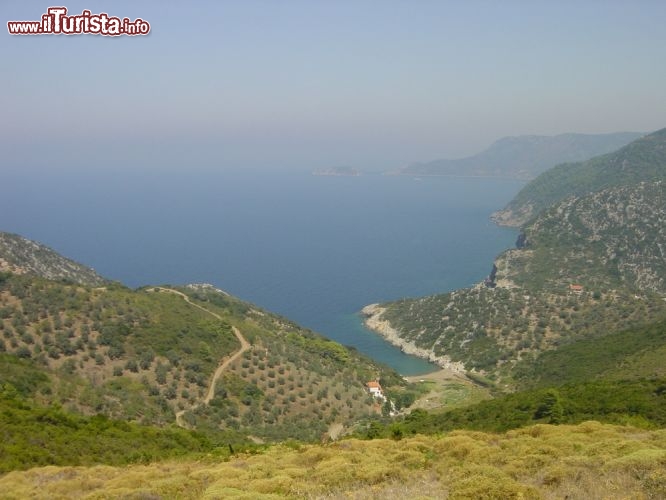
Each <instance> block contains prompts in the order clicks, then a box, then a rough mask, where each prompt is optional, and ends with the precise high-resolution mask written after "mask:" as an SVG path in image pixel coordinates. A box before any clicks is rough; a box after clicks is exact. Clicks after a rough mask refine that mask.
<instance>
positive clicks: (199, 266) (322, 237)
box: [0, 169, 523, 375]
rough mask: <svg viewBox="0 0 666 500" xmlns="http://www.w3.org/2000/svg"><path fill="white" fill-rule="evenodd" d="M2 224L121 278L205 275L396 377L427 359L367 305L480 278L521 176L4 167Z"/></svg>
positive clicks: (507, 239) (134, 281) (159, 280)
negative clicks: (386, 333) (384, 335)
mask: <svg viewBox="0 0 666 500" xmlns="http://www.w3.org/2000/svg"><path fill="white" fill-rule="evenodd" d="M2 177H3V181H2V186H1V189H2V195H1V196H0V230H2V231H9V232H15V233H19V234H21V235H23V236H26V237H28V238H30V239H34V240H37V241H40V242H42V243H44V244H46V245H48V246H50V247H52V248H54V249H55V250H57V251H59V252H60V253H62V254H64V255H65V256H67V257H70V258H72V259H74V260H77V261H79V262H82V263H84V264H86V265H89V266H91V267H93V268H95V269H96V270H97V271H98V272H99V273H100V274H102V275H104V276H106V277H109V278H111V279H114V280H119V281H121V282H123V283H124V284H126V285H128V286H131V287H138V286H141V285H146V284H164V283H169V284H185V283H192V282H207V283H212V284H214V285H215V286H217V287H219V288H222V289H224V290H226V291H228V292H230V293H232V294H233V295H236V296H238V297H240V298H242V299H244V300H247V301H250V302H253V303H255V304H257V305H258V306H260V307H263V308H265V309H268V310H270V311H273V312H276V313H279V314H282V315H284V316H286V317H288V318H290V319H292V320H294V321H296V322H298V323H300V324H301V325H303V326H306V327H308V328H311V329H313V330H315V331H317V332H320V333H322V334H324V335H326V336H328V337H330V338H332V339H334V340H336V341H338V342H341V343H343V344H345V345H350V346H354V347H356V348H357V349H359V350H360V351H362V352H364V353H366V354H368V355H370V356H371V357H373V358H375V359H377V360H378V361H381V362H384V363H387V364H389V365H391V366H393V367H394V368H396V369H397V370H398V371H399V372H400V373H402V374H405V375H414V374H422V373H427V372H429V371H432V370H433V369H434V366H433V365H430V364H429V363H427V362H425V361H423V360H420V359H417V358H414V357H412V356H408V355H405V354H404V353H402V352H401V351H400V350H399V349H396V348H394V347H393V346H391V345H389V344H387V343H386V342H385V341H383V340H382V339H381V338H380V337H379V336H377V335H375V334H373V333H371V332H369V331H367V330H366V329H365V328H364V327H363V325H362V322H361V320H360V317H359V315H358V312H359V311H360V309H361V308H362V307H363V306H365V305H367V304H370V303H374V302H383V301H388V300H393V299H398V298H401V297H418V296H423V295H428V294H433V293H440V292H445V291H450V290H453V289H456V288H460V287H465V286H469V285H472V284H474V283H477V282H479V281H480V280H482V279H483V278H484V277H485V276H486V275H487V274H488V273H489V272H490V269H491V266H492V262H493V258H494V257H495V256H496V255H497V254H498V253H499V252H501V251H502V250H504V249H506V248H508V247H510V246H512V245H513V243H514V241H515V239H516V231H514V230H511V229H507V228H500V227H497V226H496V225H494V224H493V223H492V222H490V220H489V219H488V217H489V215H490V214H491V213H492V212H493V211H494V210H496V209H498V208H500V207H502V206H503V205H504V204H506V203H507V202H508V201H509V200H510V199H511V198H512V197H513V196H514V195H515V194H516V193H517V192H518V190H519V189H520V188H521V187H522V185H523V183H522V182H519V181H512V180H499V179H489V178H452V177H428V178H423V179H415V178H412V177H406V176H382V175H363V176H360V177H324V176H313V175H310V174H309V173H303V172H288V173H285V172H277V171H271V172H261V173H260V172H257V171H252V172H248V171H242V170H231V171H229V170H224V171H220V172H210V171H196V170H189V171H188V170H185V169H183V170H182V171H156V170H152V171H151V170H142V171H131V170H125V171H122V172H120V171H116V172H112V171H107V172H103V173H100V172H95V171H88V172H83V173H82V172H76V173H67V172H62V171H60V172H55V171H40V173H39V174H37V173H35V172H30V171H24V172H18V171H14V172H6V173H3V175H2Z"/></svg>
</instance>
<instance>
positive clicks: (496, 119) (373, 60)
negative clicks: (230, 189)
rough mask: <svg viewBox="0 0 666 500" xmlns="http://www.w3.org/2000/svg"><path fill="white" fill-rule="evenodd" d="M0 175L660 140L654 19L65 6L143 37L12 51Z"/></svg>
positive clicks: (604, 4)
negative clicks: (541, 140)
mask: <svg viewBox="0 0 666 500" xmlns="http://www.w3.org/2000/svg"><path fill="white" fill-rule="evenodd" d="M51 5H52V3H50V2H42V1H23V0H21V1H19V0H3V1H2V2H0V19H2V27H3V28H2V29H3V31H4V33H2V34H0V54H1V58H2V69H1V70H0V74H1V75H2V77H1V78H0V148H1V150H2V151H3V154H2V159H1V160H0V173H1V171H2V169H3V168H6V169H11V168H34V169H56V170H57V169H67V168H85V169H100V170H101V169H106V170H108V169H120V168H139V167H142V168H150V169H156V170H159V169H167V168H171V169H196V168H206V169H230V168H248V169H250V168H255V169H263V168H271V169H307V170H311V169H314V168H322V167H329V166H336V165H350V166H354V167H356V168H359V169H361V170H369V171H381V170H391V169H395V168H399V167H402V166H404V165H407V164H409V163H411V162H414V161H428V160H433V159H437V158H456V157H462V156H467V155H470V154H474V153H476V152H479V151H481V150H483V149H484V148H486V147H487V146H488V145H490V144H491V143H492V142H493V141H495V140H497V139H499V138H501V137H504V136H510V135H523V134H544V135H554V134H559V133H567V132H581V133H606V132H616V131H639V132H649V131H653V130H657V129H660V128H663V127H666V64H664V61H666V29H665V28H664V25H665V21H666V2H664V1H663V0H655V1H650V0H642V1H640V0H639V1H636V0H633V1H629V0H626V1H617V0H615V1H614V0H587V1H584V2H581V1H568V0H564V1H561V0H558V1H548V2H546V1H539V0H534V1H528V0H513V1H512V0H507V1H502V2H496V1H475V0H471V1H462V0H460V1H445V0H439V1H429V0H404V1H402V0H381V1H380V0H376V1H373V0H326V1H325V0H309V1H305V0H303V1H300V0H279V1H278V0H264V1H260V0H235V1H229V0H228V1H225V0H221V1H197V2H172V1H169V0H161V1H128V0H113V1H98V0H88V1H78V0H77V1H69V2H65V3H64V6H66V7H67V8H68V9H69V12H70V14H71V13H80V12H81V11H82V10H84V9H88V10H90V11H92V13H93V14H98V13H101V12H107V13H108V14H109V15H114V16H118V17H121V18H122V17H129V18H130V19H132V20H133V19H135V18H141V19H144V20H146V21H148V22H149V23H150V25H151V32H150V34H149V35H147V36H137V37H128V36H122V37H102V36H95V35H76V36H64V35H59V36H55V35H42V36H11V35H9V33H8V32H7V28H6V22H7V21H13V20H39V19H40V18H41V15H42V14H44V13H45V12H46V11H47V9H48V7H50V6H51Z"/></svg>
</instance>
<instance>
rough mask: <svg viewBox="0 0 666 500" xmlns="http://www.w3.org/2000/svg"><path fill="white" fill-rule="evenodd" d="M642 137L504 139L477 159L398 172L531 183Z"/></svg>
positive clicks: (418, 165) (631, 134) (434, 163)
mask: <svg viewBox="0 0 666 500" xmlns="http://www.w3.org/2000/svg"><path fill="white" fill-rule="evenodd" d="M642 135H643V134H641V133H637V132H619V133H615V134H599V135H588V134H561V135H556V136H540V135H528V136H518V137H504V138H502V139H499V140H498V141H496V142H495V143H493V144H492V145H491V146H490V147H489V148H488V149H486V150H485V151H482V152H481V153H478V154H476V155H473V156H469V157H467V158H460V159H455V160H434V161H430V162H425V163H414V164H412V165H409V166H408V167H405V168H403V169H402V170H400V173H401V174H405V175H456V176H459V175H463V176H483V177H488V176H490V177H509V178H516V179H532V178H534V177H535V176H537V175H538V174H540V173H541V172H543V171H545V170H547V169H549V168H551V167H553V166H555V165H557V164H559V163H564V162H572V161H583V160H587V159H589V158H592V157H593V156H597V155H600V154H604V153H609V152H611V151H615V150H616V149H618V148H621V147H622V146H624V145H626V144H629V143H630V142H631V141H633V140H635V139H638V138H639V137H641V136H642Z"/></svg>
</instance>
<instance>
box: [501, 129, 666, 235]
mask: <svg viewBox="0 0 666 500" xmlns="http://www.w3.org/2000/svg"><path fill="white" fill-rule="evenodd" d="M660 179H666V129H661V130H657V131H656V132H653V133H651V134H648V135H645V136H644V137H641V138H640V139H637V140H635V141H633V142H631V143H629V144H627V145H626V146H623V147H621V148H620V149H618V150H617V151H613V152H610V153H607V154H604V155H601V156H596V157H594V158H591V159H589V160H587V161H584V162H577V163H562V164H560V165H557V166H555V167H553V168H552V169H550V170H547V171H546V172H544V173H542V174H541V175H540V176H538V177H537V178H536V179H534V180H532V181H531V182H529V183H528V184H527V185H525V186H524V187H523V188H522V189H521V190H520V192H519V193H518V194H517V195H516V196H515V197H514V198H513V199H512V200H511V201H510V202H509V203H508V204H507V206H506V207H504V208H503V209H501V210H498V211H497V212H495V213H494V214H493V215H492V216H491V218H492V219H493V220H494V221H495V222H496V223H498V224H500V225H506V226H513V227H519V226H521V225H524V224H525V223H527V222H528V221H529V220H530V219H531V218H533V217H535V216H536V215H538V214H539V212H541V210H543V209H545V208H547V207H548V206H550V205H552V204H553V203H556V202H558V201H560V200H562V199H564V198H566V197H568V196H572V195H583V194H586V193H591V192H594V191H599V190H601V189H605V188H608V187H613V186H621V185H624V184H636V183H638V182H641V181H653V180H660Z"/></svg>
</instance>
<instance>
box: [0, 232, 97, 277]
mask: <svg viewBox="0 0 666 500" xmlns="http://www.w3.org/2000/svg"><path fill="white" fill-rule="evenodd" d="M0 271H9V272H12V273H15V274H34V275H37V276H40V277H42V278H46V279H49V280H65V281H70V282H73V283H79V284H81V285H87V286H102V285H105V284H108V283H109V281H108V280H106V279H104V278H102V277H101V276H100V275H99V274H97V273H96V272H95V271H94V270H93V269H91V268H89V267H86V266H84V265H82V264H79V263H77V262H74V261H73V260H70V259H67V258H65V257H63V256H62V255H60V254H58V253H57V252H55V251H54V250H52V249H50V248H48V247H46V246H44V245H41V244H39V243H35V242H34V241H31V240H28V239H26V238H24V237H22V236H19V235H16V234H11V233H3V232H0Z"/></svg>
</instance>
